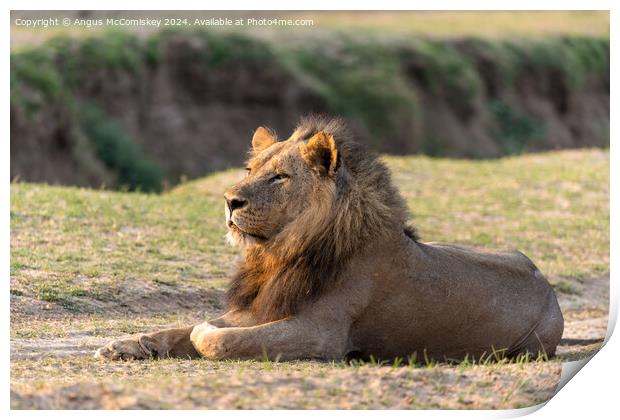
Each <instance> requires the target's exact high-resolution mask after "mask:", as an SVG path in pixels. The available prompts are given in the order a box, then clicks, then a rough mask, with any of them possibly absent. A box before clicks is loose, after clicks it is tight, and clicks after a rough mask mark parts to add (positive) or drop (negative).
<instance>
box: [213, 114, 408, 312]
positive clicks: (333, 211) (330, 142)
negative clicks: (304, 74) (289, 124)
mask: <svg viewBox="0 0 620 420" xmlns="http://www.w3.org/2000/svg"><path fill="white" fill-rule="evenodd" d="M247 171H248V174H247V176H246V178H245V179H243V180H242V181H241V182H239V183H238V184H237V185H235V186H233V187H232V188H230V189H229V190H228V191H227V192H226V193H225V199H226V204H225V212H226V223H227V226H228V229H229V233H228V238H229V240H230V241H231V242H233V243H234V244H237V245H240V246H242V247H243V248H244V249H245V261H244V263H243V264H242V266H241V267H240V269H239V271H238V273H237V275H236V276H235V278H234V279H233V281H232V284H231V287H230V289H229V292H228V300H229V304H230V305H231V306H233V307H236V308H241V307H246V308H247V307H248V306H251V309H252V310H253V311H254V312H255V313H256V314H257V316H258V317H259V318H262V319H264V320H272V319H278V318H280V317H282V316H286V315H290V314H292V313H294V312H295V311H296V310H297V309H298V308H299V306H300V305H301V304H303V303H304V302H305V301H307V300H309V299H312V298H313V297H315V296H317V295H318V294H320V293H322V292H323V291H324V290H325V289H326V288H327V287H329V285H330V284H331V285H333V284H335V282H336V281H337V276H338V273H339V272H340V270H341V269H342V268H343V267H344V266H345V265H346V264H347V263H348V261H349V259H350V257H351V256H352V255H354V254H355V253H356V252H359V251H360V250H361V249H362V248H363V247H364V246H365V244H366V243H368V241H372V240H373V239H374V238H377V237H379V236H383V235H387V234H394V232H400V234H402V233H403V231H406V232H407V233H409V234H410V233H411V230H409V228H407V227H406V226H405V222H406V217H407V215H406V207H405V204H404V202H403V200H402V198H401V196H400V194H399V193H398V191H397V190H396V189H395V188H394V187H393V185H392V183H391V180H390V175H389V172H388V170H387V168H386V167H385V166H384V165H383V163H382V162H381V161H380V160H379V159H377V157H376V156H375V155H374V154H372V153H370V152H368V151H367V150H366V149H365V148H364V147H362V146H361V145H359V144H357V143H355V142H353V141H351V140H350V139H349V135H348V133H347V130H346V128H345V126H344V124H343V123H342V121H341V120H338V119H325V118H317V117H309V118H304V119H302V121H301V123H300V124H299V125H298V126H297V128H296V129H295V131H294V132H293V134H292V135H291V136H290V137H289V138H288V139H287V140H284V141H278V140H277V138H276V136H275V134H274V133H272V132H271V131H269V130H267V129H264V128H262V127H260V128H258V129H257V130H256V132H255V133H254V137H253V138H252V149H251V151H250V159H249V160H248V162H247Z"/></svg>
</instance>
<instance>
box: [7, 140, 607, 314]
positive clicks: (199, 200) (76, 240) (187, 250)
mask: <svg viewBox="0 0 620 420" xmlns="http://www.w3.org/2000/svg"><path fill="white" fill-rule="evenodd" d="M384 159H385V161H386V162H387V164H388V166H389V167H390V168H391V169H392V173H393V178H394V180H395V182H396V184H397V186H398V187H399V189H400V191H401V192H402V194H403V196H404V197H405V199H406V201H407V204H408V206H409V209H410V211H411V217H412V221H413V223H414V225H416V226H417V228H418V230H419V232H420V234H421V236H422V240H423V241H443V242H453V243H461V244H466V245H474V246H484V247H489V248H497V249H515V248H516V249H520V250H521V251H523V252H524V253H525V254H526V255H528V256H529V257H530V258H532V259H533V261H534V262H535V263H536V264H537V265H538V266H539V267H540V268H541V270H542V271H543V272H544V273H545V274H546V275H547V276H549V277H550V278H562V277H564V278H576V279H580V280H586V279H588V278H592V277H597V276H601V275H605V274H606V273H608V272H609V154H608V152H605V151H600V150H581V151H570V152H553V153H544V154H533V155H524V156H520V157H512V158H505V159H499V160H493V161H464V160H453V159H432V158H427V157H421V156H418V157H393V156H386V157H385V158H384ZM242 172H243V171H241V170H238V171H232V170H231V171H226V172H222V173H220V174H215V175H212V176H210V177H207V178H205V179H204V180H197V181H193V182H190V183H187V184H184V185H181V186H179V187H178V188H177V189H176V190H173V191H172V192H171V193H167V194H163V195H152V194H144V193H121V192H109V191H97V190H88V189H78V188H67V187H52V186H45V185H37V184H26V183H14V184H12V185H11V278H12V283H11V288H12V290H19V291H20V293H22V294H23V295H28V296H34V297H36V298H37V299H39V300H41V301H46V302H55V303H59V304H60V305H62V306H65V307H67V308H68V309H72V308H71V305H72V304H73V303H74V302H79V298H89V299H96V300H100V301H105V302H114V301H116V299H117V296H118V293H119V285H120V284H122V283H123V282H125V283H124V284H132V282H138V283H139V284H148V283H149V282H152V284H155V285H159V286H166V287H179V286H182V285H189V286H193V287H198V288H210V287H213V288H218V289H222V288H224V287H225V286H226V283H227V276H228V273H229V272H230V270H231V269H232V268H233V266H234V260H235V258H236V256H237V254H238V251H237V250H236V249H234V248H232V247H230V246H228V245H227V244H226V243H225V240H224V235H225V233H226V227H225V224H224V221H223V214H222V213H223V212H222V199H221V191H223V190H224V189H225V188H226V187H227V186H229V185H232V184H233V183H234V182H235V180H236V179H237V175H238V174H242ZM584 244H587V245H584ZM555 287H556V290H558V291H559V292H561V293H568V294H572V293H576V290H574V287H572V286H570V285H569V284H568V283H566V284H564V283H563V282H562V280H559V281H558V282H556V284H555ZM77 309H79V308H77Z"/></svg>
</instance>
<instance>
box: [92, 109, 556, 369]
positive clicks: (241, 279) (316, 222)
mask: <svg viewBox="0 0 620 420" xmlns="http://www.w3.org/2000/svg"><path fill="white" fill-rule="evenodd" d="M247 170H248V174H247V177H246V178H245V179H243V180H242V181H241V182H239V183H238V184H237V185H235V186H234V187H232V188H231V189H229V190H228V191H227V192H226V194H225V195H224V196H225V198H226V206H225V209H226V223H227V225H228V229H229V233H228V238H229V240H230V241H231V242H233V243H235V244H236V245H238V246H240V247H241V248H242V249H243V251H244V256H245V258H244V260H243V262H242V263H241V264H240V266H239V268H238V269H237V272H236V274H235V276H234V277H233V279H232V282H231V285H230V288H229V290H228V293H227V300H228V306H229V311H228V312H227V313H226V314H225V315H223V316H221V317H220V318H217V319H213V320H211V321H208V322H206V323H203V324H200V325H196V326H188V327H185V328H175V329H170V330H165V331H159V332H155V333H151V334H143V335H136V336H133V337H130V338H128V339H124V340H119V341H115V342H112V343H110V344H109V345H108V346H106V347H103V348H101V349H99V350H98V351H97V353H96V355H97V356H98V357H101V358H105V359H142V358H148V357H172V356H178V357H187V356H189V357H198V356H204V357H207V358H210V359H255V358H262V357H264V356H265V355H267V356H268V357H270V358H279V360H291V359H305V358H321V359H340V358H343V357H345V356H346V355H348V354H355V355H357V356H359V357H366V358H369V357H370V356H374V357H375V358H381V359H390V358H395V357H407V356H409V355H412V354H414V353H417V355H419V356H421V355H426V357H430V358H433V359H436V360H444V359H455V360H459V359H462V358H464V357H466V356H469V357H474V358H478V357H482V356H483V355H485V354H487V355H488V354H491V353H492V352H501V353H502V354H504V355H506V356H508V357H512V356H514V355H516V354H519V353H524V352H529V353H533V354H539V353H545V354H547V355H549V356H551V355H553V354H554V352H555V349H556V346H557V344H558V342H559V340H560V338H561V336H562V331H563V328H564V320H563V318H562V313H561V312H560V308H559V306H558V303H557V300H556V296H555V294H554V292H553V289H552V288H551V286H550V285H549V283H548V282H547V281H546V279H545V278H544V276H543V275H542V274H541V272H540V271H539V270H538V269H537V268H536V266H535V265H534V264H533V263H532V262H531V261H530V260H529V259H528V258H527V257H526V256H524V255H523V254H521V253H520V252H506V253H500V252H493V253H491V252H480V251H477V250H473V249H470V248H465V247H460V246H454V245H445V244H436V243H422V242H419V241H418V239H417V237H416V235H415V231H414V230H413V229H412V228H410V227H409V226H407V224H406V221H407V209H406V206H405V202H404V200H403V198H402V197H401V196H400V194H399V193H398V191H397V190H396V188H395V187H394V186H393V185H392V182H391V180H390V174H389V172H388V170H387V168H386V167H385V166H384V164H383V163H381V161H379V160H378V159H377V157H376V156H375V155H373V154H371V153H369V152H368V151H366V150H365V149H364V148H363V147H362V146H361V145H359V144H357V143H354V142H353V141H351V140H350V139H349V136H348V134H347V132H346V130H345V128H344V125H343V124H342V122H341V121H339V120H328V119H322V118H317V117H310V118H304V119H302V121H301V123H300V124H299V126H298V127H297V128H296V129H295V131H294V132H293V134H292V135H291V137H290V138H289V139H288V140H285V141H277V139H276V138H275V135H274V134H273V133H271V132H270V131H268V130H266V129H264V128H262V127H261V128H258V129H257V130H256V132H255V133H254V137H253V139H252V150H251V157H250V159H249V162H248V165H247Z"/></svg>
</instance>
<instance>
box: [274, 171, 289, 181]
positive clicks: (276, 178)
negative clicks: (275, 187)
mask: <svg viewBox="0 0 620 420" xmlns="http://www.w3.org/2000/svg"><path fill="white" fill-rule="evenodd" d="M286 178H289V176H288V174H284V173H278V174H275V175H274V176H272V177H271V178H269V182H271V183H274V182H278V181H282V180H284V179H286Z"/></svg>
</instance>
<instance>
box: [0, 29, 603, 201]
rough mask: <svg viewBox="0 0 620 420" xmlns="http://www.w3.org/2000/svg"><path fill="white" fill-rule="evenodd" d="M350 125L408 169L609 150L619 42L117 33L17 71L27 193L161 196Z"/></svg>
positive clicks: (20, 58) (14, 159)
mask: <svg viewBox="0 0 620 420" xmlns="http://www.w3.org/2000/svg"><path fill="white" fill-rule="evenodd" d="M308 112H327V113H331V114H338V115H343V116H345V117H346V118H347V120H348V121H349V123H350V124H351V126H352V127H353V130H354V132H355V134H356V135H357V136H358V138H359V140H360V141H362V142H365V143H367V144H369V145H370V146H371V147H373V148H374V149H377V150H378V151H381V152H387V153H392V154H411V153H426V154H430V155H443V156H456V157H496V156H501V155H505V154H512V153H520V152H523V151H532V150H542V149H555V148H572V147H584V146H606V145H608V142H609V41H608V40H605V39H592V38H583V37H572V38H561V39H560V38H557V39H552V40H547V41H534V40H522V41H487V40H478V39H459V40H451V41H445V40H442V41H437V40H428V39H421V38H402V37H401V38H397V37H394V38H390V39H384V38H381V39H379V38H372V37H364V38H362V37H355V36H351V35H347V36H345V35H342V34H336V33H331V32H329V33H327V32H326V33H317V34H316V35H313V36H312V37H310V36H304V37H303V38H295V37H288V38H287V39H275V40H274V39H270V40H261V39H258V38H252V37H249V36H243V35H239V34H221V33H220V34H215V33H207V32H196V33H189V32H179V33H174V32H172V33H168V32H166V33H162V34H157V35H152V36H150V37H149V38H146V39H141V38H136V37H133V36H130V35H124V34H119V33H111V34H106V35H103V36H99V37H97V38H87V39H82V40H75V39H68V38H59V39H52V40H51V41H49V42H48V43H45V44H43V45H41V46H38V47H34V48H33V49H29V50H22V51H18V52H15V53H13V54H12V56H11V178H19V179H22V180H28V181H37V182H41V181H46V182H50V183H61V184H77V185H90V186H101V185H105V186H108V187H118V186H126V187H128V188H130V189H134V188H141V189H143V190H145V189H146V190H160V189H161V188H163V187H165V186H166V185H169V184H175V183H177V182H178V181H179V179H181V178H182V177H188V178H194V177H197V176H200V175H204V174H205V173H207V172H211V171H215V170H220V169H223V168H226V167H229V166H231V165H238V164H239V163H241V162H242V160H243V159H244V156H245V152H246V149H247V146H248V142H249V138H250V136H251V133H252V132H253V130H254V129H255V128H256V126H257V125H258V124H263V125H268V126H271V127H273V128H275V129H276V130H277V131H278V132H280V133H281V134H282V135H286V134H288V133H289V131H290V130H291V128H292V127H293V126H294V124H295V122H296V120H297V119H298V118H299V116H300V115H302V114H305V113H308Z"/></svg>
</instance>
